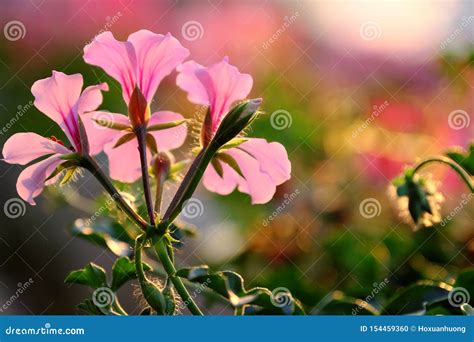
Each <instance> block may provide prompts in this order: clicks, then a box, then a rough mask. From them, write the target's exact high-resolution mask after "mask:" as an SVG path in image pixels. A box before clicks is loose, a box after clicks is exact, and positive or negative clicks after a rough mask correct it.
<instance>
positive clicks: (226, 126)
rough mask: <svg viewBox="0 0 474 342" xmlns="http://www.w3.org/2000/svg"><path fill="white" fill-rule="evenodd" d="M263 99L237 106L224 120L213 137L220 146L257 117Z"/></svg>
mask: <svg viewBox="0 0 474 342" xmlns="http://www.w3.org/2000/svg"><path fill="white" fill-rule="evenodd" d="M261 104H262V99H260V98H258V99H253V100H248V101H245V102H242V103H239V104H238V105H237V106H235V107H234V108H233V109H232V110H231V111H230V112H229V113H228V114H227V115H226V116H225V117H224V119H223V120H222V122H221V124H220V125H219V128H218V129H217V132H216V134H215V136H214V138H213V139H212V140H213V141H214V143H216V144H217V145H218V146H222V145H224V144H225V143H227V142H229V141H230V140H232V139H233V138H235V137H236V136H237V135H238V134H239V133H240V132H242V131H243V130H244V129H245V128H246V127H247V126H248V125H249V124H250V123H251V122H252V120H253V119H255V117H256V113H257V110H258V108H259V107H260V105H261Z"/></svg>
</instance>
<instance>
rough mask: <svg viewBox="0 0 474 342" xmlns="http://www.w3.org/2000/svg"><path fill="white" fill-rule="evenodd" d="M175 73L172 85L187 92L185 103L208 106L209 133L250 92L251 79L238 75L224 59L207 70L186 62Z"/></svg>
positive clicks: (246, 75) (235, 69)
mask: <svg viewBox="0 0 474 342" xmlns="http://www.w3.org/2000/svg"><path fill="white" fill-rule="evenodd" d="M178 71H179V72H180V74H179V75H178V77H177V79H176V83H177V85H178V86H179V87H181V88H182V89H183V90H185V91H186V92H188V99H189V100H190V101H191V102H194V103H198V104H208V105H209V106H210V110H211V115H212V129H213V132H215V130H216V129H217V127H218V126H219V124H220V122H221V120H222V118H223V117H224V116H225V115H226V114H227V113H228V112H229V110H230V109H231V106H232V104H233V103H234V102H235V101H237V100H242V99H244V98H246V97H247V95H248V94H249V93H250V90H251V89H252V84H253V80H252V77H251V76H250V75H248V74H242V73H240V72H239V69H237V68H236V67H235V66H233V65H230V64H229V63H228V59H227V58H224V60H222V61H221V62H219V63H216V64H213V65H211V66H209V67H207V68H205V67H203V66H201V65H199V64H197V63H196V62H194V61H190V62H186V63H184V64H183V65H181V66H180V67H179V68H178ZM204 91H205V92H204Z"/></svg>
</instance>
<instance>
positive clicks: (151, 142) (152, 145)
mask: <svg viewBox="0 0 474 342" xmlns="http://www.w3.org/2000/svg"><path fill="white" fill-rule="evenodd" d="M145 139H146V145H147V146H148V148H149V149H150V151H151V152H153V154H157V153H158V146H157V145H156V140H155V137H154V136H153V135H152V134H149V133H147V135H146V138H145Z"/></svg>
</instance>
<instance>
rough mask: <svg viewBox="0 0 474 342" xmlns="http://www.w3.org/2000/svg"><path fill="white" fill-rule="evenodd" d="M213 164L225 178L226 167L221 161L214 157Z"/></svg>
mask: <svg viewBox="0 0 474 342" xmlns="http://www.w3.org/2000/svg"><path fill="white" fill-rule="evenodd" d="M211 164H212V166H214V169H215V170H216V172H217V174H218V175H219V177H221V178H224V169H223V168H222V165H221V163H220V161H219V160H217V159H216V158H212V160H211Z"/></svg>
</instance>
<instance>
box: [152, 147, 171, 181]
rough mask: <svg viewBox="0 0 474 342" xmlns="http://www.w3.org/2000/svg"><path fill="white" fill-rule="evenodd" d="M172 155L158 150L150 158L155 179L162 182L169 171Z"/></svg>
mask: <svg viewBox="0 0 474 342" xmlns="http://www.w3.org/2000/svg"><path fill="white" fill-rule="evenodd" d="M173 159H174V158H173V156H172V155H170V154H169V153H166V152H159V153H158V154H157V155H156V156H155V158H153V160H152V163H151V165H152V172H153V174H154V175H155V177H156V181H157V182H159V183H160V184H163V183H164V182H165V181H166V179H167V178H168V175H169V173H170V169H171V164H172V161H173Z"/></svg>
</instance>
